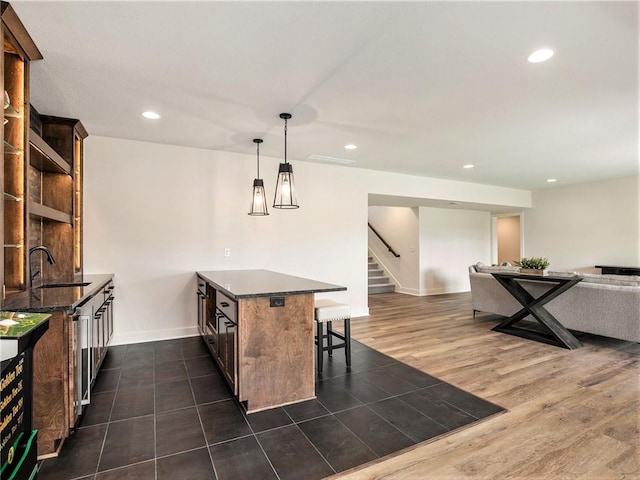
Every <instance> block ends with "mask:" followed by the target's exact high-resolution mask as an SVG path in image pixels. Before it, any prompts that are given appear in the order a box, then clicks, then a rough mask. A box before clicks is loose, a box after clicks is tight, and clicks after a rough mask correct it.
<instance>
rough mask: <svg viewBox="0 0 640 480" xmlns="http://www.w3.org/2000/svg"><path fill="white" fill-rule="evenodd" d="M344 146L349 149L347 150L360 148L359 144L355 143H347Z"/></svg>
mask: <svg viewBox="0 0 640 480" xmlns="http://www.w3.org/2000/svg"><path fill="white" fill-rule="evenodd" d="M344 148H345V149H347V150H355V149H356V148H358V146H357V145H354V144H353V143H349V144H347V145H345V146H344Z"/></svg>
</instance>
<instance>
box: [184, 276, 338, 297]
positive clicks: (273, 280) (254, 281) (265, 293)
mask: <svg viewBox="0 0 640 480" xmlns="http://www.w3.org/2000/svg"><path fill="white" fill-rule="evenodd" d="M197 274H198V275H199V276H200V277H202V278H203V279H205V280H206V281H208V282H210V283H212V284H214V285H215V286H216V287H217V288H219V289H220V290H222V291H223V292H224V293H225V294H227V295H228V296H229V297H231V298H233V299H234V300H238V299H241V298H256V297H270V296H274V295H300V294H310V293H320V292H337V291H341V290H346V289H347V287H342V286H340V285H334V284H332V283H324V282H317V281H315V280H310V279H308V278H302V277H296V276H293V275H286V274H284V273H278V272H272V271H270V270H214V271H208V272H197Z"/></svg>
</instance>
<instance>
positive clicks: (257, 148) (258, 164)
mask: <svg viewBox="0 0 640 480" xmlns="http://www.w3.org/2000/svg"><path fill="white" fill-rule="evenodd" d="M256 163H257V166H258V168H257V170H258V178H260V143H258V142H256Z"/></svg>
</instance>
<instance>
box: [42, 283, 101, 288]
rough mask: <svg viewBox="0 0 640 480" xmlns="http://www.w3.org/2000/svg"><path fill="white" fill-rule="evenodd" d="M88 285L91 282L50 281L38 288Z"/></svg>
mask: <svg viewBox="0 0 640 480" xmlns="http://www.w3.org/2000/svg"><path fill="white" fill-rule="evenodd" d="M87 285H91V282H86V283H83V282H76V283H49V284H48V285H40V286H39V287H38V288H63V287H86V286H87Z"/></svg>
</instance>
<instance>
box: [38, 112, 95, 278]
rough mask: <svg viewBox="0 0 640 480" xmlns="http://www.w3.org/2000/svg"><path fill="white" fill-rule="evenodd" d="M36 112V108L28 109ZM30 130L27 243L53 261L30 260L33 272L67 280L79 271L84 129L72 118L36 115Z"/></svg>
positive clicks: (85, 135)
mask: <svg viewBox="0 0 640 480" xmlns="http://www.w3.org/2000/svg"><path fill="white" fill-rule="evenodd" d="M32 111H33V112H35V109H33V108H32ZM34 117H36V118H38V119H39V122H38V123H39V125H40V129H41V131H36V130H34V129H31V130H30V131H29V147H30V148H29V150H30V151H29V154H30V162H29V163H30V166H29V192H30V193H29V204H28V213H29V231H30V234H29V247H30V248H31V247H35V246H38V245H44V246H46V247H47V248H48V249H49V250H50V251H51V254H52V255H53V257H54V258H55V264H53V265H49V264H46V263H45V259H44V258H43V257H42V256H41V255H38V256H34V257H33V258H30V261H31V263H30V270H31V272H32V273H31V276H32V277H33V276H34V275H35V272H42V274H41V275H42V277H43V278H46V277H49V278H71V277H73V276H74V275H78V274H81V273H82V227H83V225H82V223H83V218H82V213H83V212H82V193H83V191H82V163H83V158H82V153H83V146H82V143H83V140H84V139H85V138H86V137H87V132H86V130H85V129H84V127H83V126H82V123H81V122H80V121H78V120H76V119H68V118H60V117H53V116H47V115H38V114H37V113H35V115H34Z"/></svg>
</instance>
